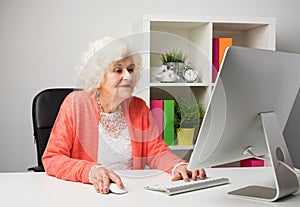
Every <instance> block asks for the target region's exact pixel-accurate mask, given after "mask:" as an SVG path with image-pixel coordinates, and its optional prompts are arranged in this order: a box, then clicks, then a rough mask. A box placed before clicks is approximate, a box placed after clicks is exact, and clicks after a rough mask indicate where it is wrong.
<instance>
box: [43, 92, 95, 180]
mask: <svg viewBox="0 0 300 207" xmlns="http://www.w3.org/2000/svg"><path fill="white" fill-rule="evenodd" d="M73 93H74V92H73ZM73 93H71V94H70V95H68V96H67V97H66V99H65V100H64V102H63V103H62V105H61V108H60V111H59V113H58V116H57V118H56V121H55V123H54V126H53V128H52V131H51V134H50V138H49V141H48V144H47V147H46V149H45V152H44V154H43V157H42V161H43V165H44V168H45V171H46V173H47V174H49V175H52V176H55V177H57V178H60V179H64V180H70V181H76V182H83V183H89V178H88V174H89V171H90V169H91V167H92V166H94V165H95V162H94V161H93V160H92V159H91V158H90V156H89V155H88V154H87V153H86V151H85V150H84V148H83V147H82V146H81V144H80V141H79V140H78V138H77V132H76V122H75V120H74V119H75V118H74V117H75V111H74V108H75V107H74V105H73V100H74V94H73ZM75 151H76V152H75Z"/></svg>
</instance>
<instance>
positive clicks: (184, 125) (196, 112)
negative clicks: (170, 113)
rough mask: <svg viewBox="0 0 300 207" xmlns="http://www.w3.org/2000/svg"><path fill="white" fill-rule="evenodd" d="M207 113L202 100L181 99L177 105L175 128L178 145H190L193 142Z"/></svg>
mask: <svg viewBox="0 0 300 207" xmlns="http://www.w3.org/2000/svg"><path fill="white" fill-rule="evenodd" d="M204 114H205V108H204V106H203V103H202V102H201V101H198V102H195V101H189V100H187V99H179V101H178V102H177V103H176V105H175V128H176V131H177V140H178V145H181V146H189V145H192V144H193V139H194V133H195V129H197V130H199V128H200V126H201V124H202V120H203V117H204Z"/></svg>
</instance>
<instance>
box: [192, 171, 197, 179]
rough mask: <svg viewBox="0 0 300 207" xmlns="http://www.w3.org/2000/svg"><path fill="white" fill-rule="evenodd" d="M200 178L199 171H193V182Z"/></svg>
mask: <svg viewBox="0 0 300 207" xmlns="http://www.w3.org/2000/svg"><path fill="white" fill-rule="evenodd" d="M197 177H198V170H193V171H192V180H197Z"/></svg>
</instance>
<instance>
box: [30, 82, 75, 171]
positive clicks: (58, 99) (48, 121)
mask: <svg viewBox="0 0 300 207" xmlns="http://www.w3.org/2000/svg"><path fill="white" fill-rule="evenodd" d="M72 91H74V88H51V89H45V90H43V91H41V92H39V93H38V94H37V95H36V96H35V97H34V99H33V102H32V121H33V135H34V139H35V143H36V149H37V162H38V166H37V167H32V168H28V170H33V171H44V167H43V164H42V156H43V153H44V151H45V148H46V145H47V143H48V139H49V136H50V132H51V129H52V127H53V124H54V122H55V119H56V116H57V114H58V111H59V108H60V106H61V104H62V102H63V100H64V99H65V97H66V96H67V95H68V94H69V93H71V92H72Z"/></svg>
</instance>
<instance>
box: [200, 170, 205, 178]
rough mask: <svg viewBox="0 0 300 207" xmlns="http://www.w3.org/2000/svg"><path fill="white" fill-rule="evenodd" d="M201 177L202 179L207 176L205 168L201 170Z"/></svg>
mask: <svg viewBox="0 0 300 207" xmlns="http://www.w3.org/2000/svg"><path fill="white" fill-rule="evenodd" d="M199 177H200V179H205V178H206V172H205V170H204V169H201V170H199Z"/></svg>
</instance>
